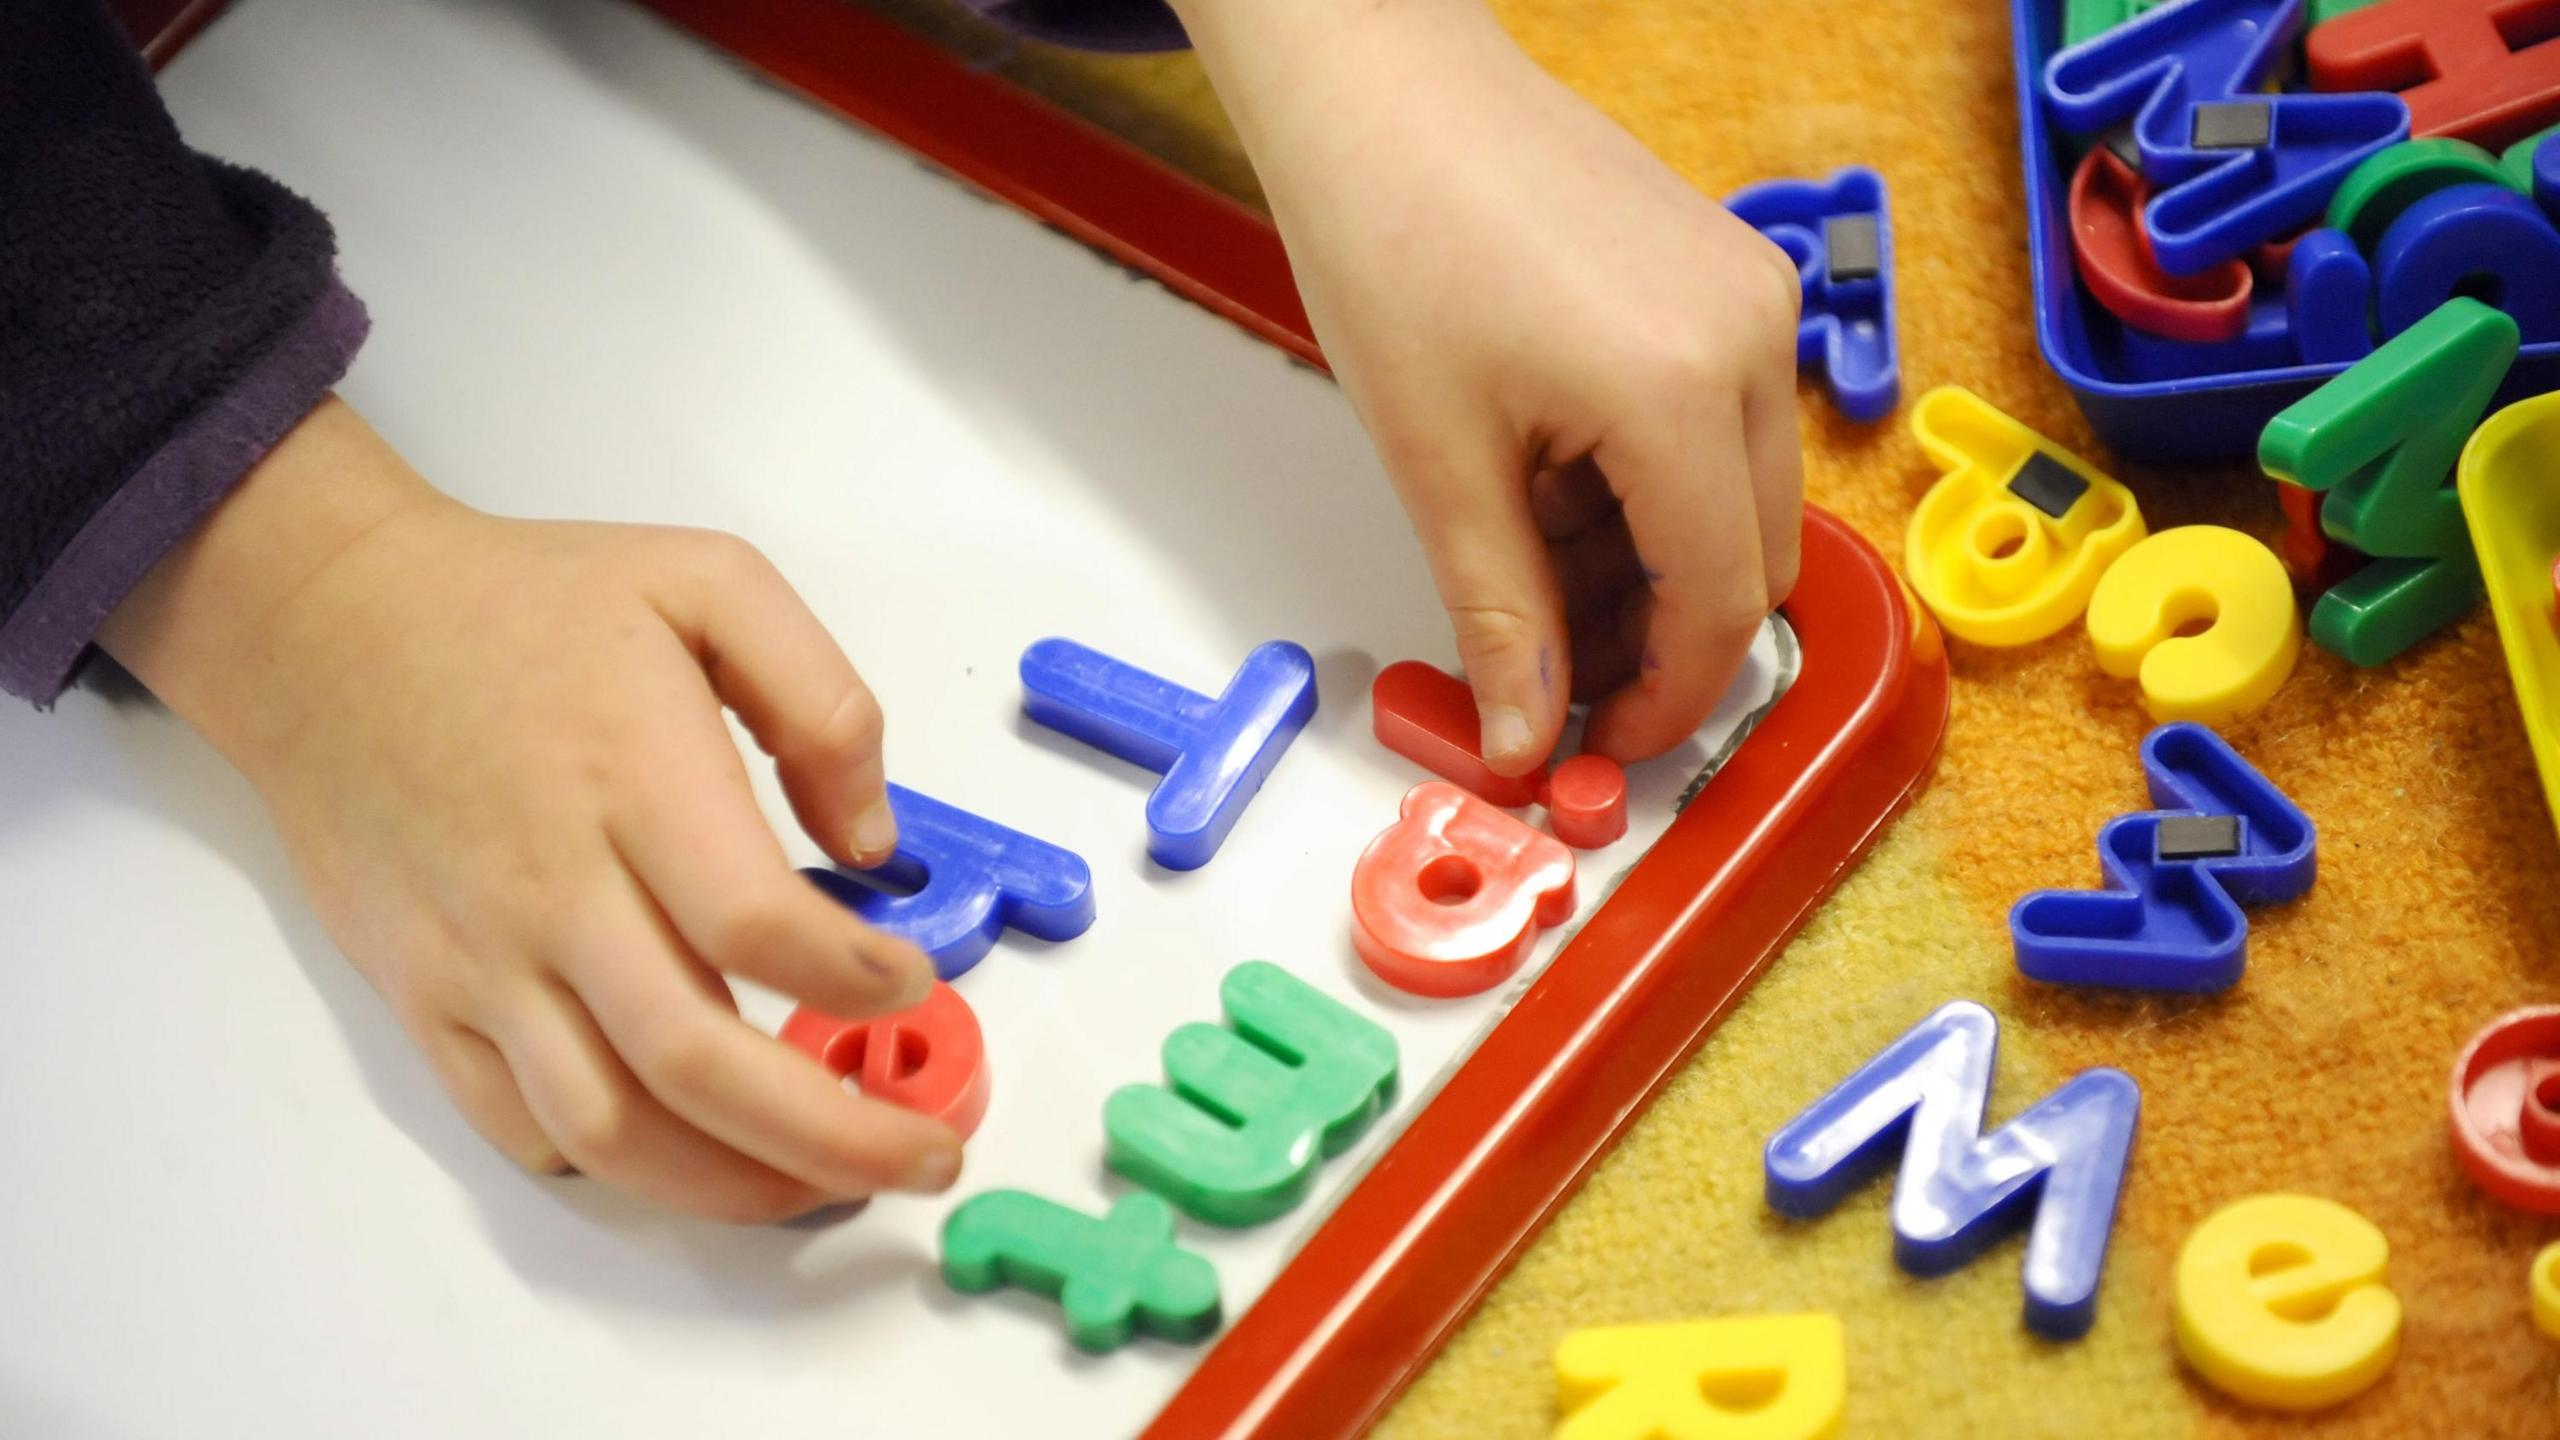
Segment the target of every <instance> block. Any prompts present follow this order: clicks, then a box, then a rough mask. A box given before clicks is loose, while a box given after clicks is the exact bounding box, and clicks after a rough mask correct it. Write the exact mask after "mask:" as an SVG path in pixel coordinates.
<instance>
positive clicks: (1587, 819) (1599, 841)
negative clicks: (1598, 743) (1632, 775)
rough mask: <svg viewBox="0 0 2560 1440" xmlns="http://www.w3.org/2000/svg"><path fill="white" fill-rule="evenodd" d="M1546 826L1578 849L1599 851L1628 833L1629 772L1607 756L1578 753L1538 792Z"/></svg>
mask: <svg viewBox="0 0 2560 1440" xmlns="http://www.w3.org/2000/svg"><path fill="white" fill-rule="evenodd" d="M1538 802H1539V803H1540V804H1542V805H1544V806H1546V807H1547V827H1548V828H1549V829H1551V830H1553V831H1555V832H1556V838H1557V839H1559V840H1561V841H1563V842H1564V843H1566V844H1567V845H1570V846H1572V847H1573V848H1574V849H1576V850H1597V849H1599V848H1600V847H1601V846H1603V845H1609V844H1614V843H1616V841H1617V839H1618V837H1619V836H1621V835H1624V834H1626V833H1627V772H1626V771H1624V770H1622V769H1620V768H1618V762H1617V761H1615V760H1612V759H1610V758H1609V757H1608V756H1606V755H1576V756H1574V757H1573V758H1572V759H1570V760H1567V761H1566V762H1564V763H1563V764H1561V765H1559V766H1557V767H1556V771H1555V773H1554V774H1552V775H1550V776H1548V777H1547V783H1546V787H1545V788H1544V789H1542V790H1540V791H1539V792H1538Z"/></svg>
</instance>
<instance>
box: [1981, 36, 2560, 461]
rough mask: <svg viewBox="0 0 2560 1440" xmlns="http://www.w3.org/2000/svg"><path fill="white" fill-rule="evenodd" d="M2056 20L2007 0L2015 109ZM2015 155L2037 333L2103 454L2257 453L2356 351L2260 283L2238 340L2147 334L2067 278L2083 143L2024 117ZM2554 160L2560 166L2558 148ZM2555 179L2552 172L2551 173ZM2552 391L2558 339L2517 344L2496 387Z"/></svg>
mask: <svg viewBox="0 0 2560 1440" xmlns="http://www.w3.org/2000/svg"><path fill="white" fill-rule="evenodd" d="M2154 13H2155V14H2156V13H2158V12H2154ZM2061 29H2062V6H2061V4H2060V0H2010V34H2011V37H2012V40H2013V44H2014V50H2015V78H2016V82H2017V103H2018V113H2019V114H2020V115H2021V116H2040V115H2042V114H2043V113H2044V110H2043V106H2044V93H2043V88H2044V87H2043V79H2044V71H2045V66H2046V64H2047V63H2048V62H2049V61H2050V60H2051V59H2052V58H2053V56H2054V54H2055V53H2056V52H2057V51H2058V50H2059V49H2060V48H2061ZM2019 153H2020V159H2021V162H2022V164H2023V167H2024V170H2025V175H2026V191H2027V250H2028V257H2029V260H2030V262H2031V264H2032V269H2033V276H2034V289H2033V293H2032V295H2031V297H2030V299H2031V302H2032V307H2031V308H2032V309H2033V311H2034V314H2035V325H2036V339H2037V343H2038V346H2039V348H2041V349H2042V350H2043V352H2044V356H2045V360H2046V362H2047V363H2048V364H2050V365H2051V366H2052V367H2053V370H2054V373H2055V374H2057V375H2059V376H2060V377H2061V378H2062V381H2063V383H2064V384H2065V385H2066V386H2067V387H2069V389H2070V390H2071V393H2072V398H2073V399H2075V400H2076V401H2078V402H2079V405H2080V409H2081V411H2082V413H2084V414H2085V415H2087V416H2088V419H2089V423H2090V426H2091V428H2092V429H2094V430H2095V431H2096V432H2097V434H2098V438H2099V439H2100V441H2102V442H2103V443H2104V444H2105V445H2106V447H2107V448H2108V450H2109V451H2110V452H2112V453H2114V454H2116V455H2119V456H2123V457H2127V458H2131V459H2140V460H2150V461H2187V460H2220V459H2229V458H2236V457H2241V456H2247V455H2251V454H2254V453H2255V452H2256V449H2257V444H2258V434H2259V432H2260V431H2261V430H2263V429H2264V428H2265V427H2266V423H2267V421H2268V419H2269V418H2270V417H2272V416H2273V415H2275V414H2276V413H2277V412H2278V411H2280V410H2282V409H2284V408H2285V407H2286V406H2287V405H2290V404H2292V403H2293V402H2294V401H2296V400H2299V399H2301V398H2302V397H2303V396H2304V395H2307V394H2309V393H2310V392H2311V391H2312V390H2314V389H2316V388H2317V387H2318V386H2319V385H2320V384H2321V382H2322V381H2324V380H2326V379H2328V378H2329V377H2331V376H2334V375H2336V374H2338V373H2339V371H2341V370H2342V369H2344V368H2345V366H2346V365H2348V364H2350V363H2352V362H2353V361H2354V360H2355V359H2356V358H2359V353H2360V352H2351V353H2341V352H2338V351H2337V350H2335V349H2325V350H2324V349H2316V348H2310V347H2304V346H2301V345H2297V344H2296V343H2294V337H2292V336H2291V334H2290V333H2289V324H2288V321H2287V317H2286V315H2285V301H2284V297H2283V296H2280V295H2277V294H2275V293H2273V292H2274V291H2275V290H2276V288H2277V287H2276V286H2274V285H2272V284H2264V283H2262V284H2261V285H2260V286H2259V287H2258V292H2259V293H2258V296H2257V299H2256V303H2255V304H2254V305H2253V307H2252V312H2251V319H2250V331H2249V338H2247V339H2244V341H2237V342H2230V343H2228V344H2225V345H2216V346H2193V345H2179V344H2176V343H2174V342H2169V341H2155V342H2151V343H2148V344H2146V343H2145V342H2144V340H2143V338H2142V337H2141V336H2140V335H2139V334H2138V332H2128V331H2127V329H2126V327H2125V326H2124V324H2123V322H2121V321H2119V320H2118V319H2116V317H2115V316H2113V315H2111V314H2109V313H2108V312H2107V311H2106V310H2105V309H2104V308H2103V307H2102V306H2100V305H2098V304H2097V303H2096V302H2095V301H2094V300H2092V299H2090V298H2089V297H2088V296H2087V295H2086V294H2085V293H2083V292H2082V290H2081V289H2080V287H2079V285H2078V284H2077V282H2076V281H2075V279H2074V276H2073V265H2072V259H2071V226H2070V216H2069V212H2068V207H2067V205H2066V203H2065V201H2066V197H2067V194H2068V191H2069V184H2070V180H2071V176H2072V172H2073V169H2074V167H2075V166H2076V165H2077V163H2078V159H2079V154H2080V147H2078V146H2075V145H2071V144H2069V143H2068V142H2067V137H2066V136H2065V135H2064V133H2063V132H2062V131H2061V130H2060V129H2059V128H2058V127H2057V126H2054V125H2051V124H2043V123H2026V124H2022V125H2020V126H2019ZM2552 161H2553V163H2554V164H2555V166H2560V148H2555V152H2554V154H2553V156H2552ZM2554 178H2555V180H2560V171H2555V176H2554ZM2270 307H2272V313H2270ZM2361 309H2362V306H2361V305H2357V306H2355V307H2354V310H2355V311H2360V310H2361ZM2331 313H2332V314H2351V313H2354V311H2349V310H2343V309H2340V310H2333V311H2332V312H2331ZM2341 333H2349V334H2351V333H2352V332H2341V331H2338V330H2332V331H2330V332H2329V335H2328V339H2329V340H2330V341H2331V342H2335V340H2336V339H2337V338H2338V336H2339V335H2340V334H2341ZM2551 390H2560V343H2543V344H2537V345H2532V346H2528V347H2526V349H2525V350H2524V352H2523V354H2522V355H2521V356H2520V357H2519V358H2518V360H2517V362H2516V365H2515V368H2514V369H2513V370H2512V371H2511V372H2510V373H2509V375H2508V378H2507V383H2506V384H2505V386H2504V387H2502V388H2501V391H2500V396H2501V398H2502V399H2504V400H2516V399H2522V398H2524V397H2526V396H2528V395H2534V394H2540V393H2543V392H2545V391H2551Z"/></svg>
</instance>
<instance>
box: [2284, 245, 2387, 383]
mask: <svg viewBox="0 0 2560 1440" xmlns="http://www.w3.org/2000/svg"><path fill="white" fill-rule="evenodd" d="M2372 308H2373V265H2372V262H2370V261H2368V260H2366V259H2365V258H2364V252H2363V251H2361V250H2359V249H2357V248H2356V244H2355V242H2354V241H2353V240H2350V239H2348V238H2347V236H2346V235H2345V234H2343V233H2341V232H2339V231H2336V230H2314V231H2311V232H2310V233H2308V234H2306V235H2304V236H2303V237H2302V238H2301V239H2299V240H2297V241H2295V242H2294V244H2293V252H2292V254H2291V255H2289V256H2287V257H2286V265H2285V281H2284V315H2285V329H2286V333H2287V335H2288V337H2289V338H2290V339H2291V341H2292V343H2293V346H2294V350H2295V352H2296V353H2297V354H2299V355H2300V356H2301V357H2302V358H2303V359H2304V360H2306V361H2309V362H2312V363H2314V364H2339V365H2352V364H2354V363H2355V362H2357V361H2358V360H2361V359H2363V358H2364V357H2366V356H2367V355H2370V354H2372V353H2373V318H2372V314H2371V311H2372Z"/></svg>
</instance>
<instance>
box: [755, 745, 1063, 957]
mask: <svg viewBox="0 0 2560 1440" xmlns="http://www.w3.org/2000/svg"><path fill="white" fill-rule="evenodd" d="M889 809H890V811H891V812H892V813H894V814H895V815H896V816H897V817H898V849H897V852H896V853H895V854H894V855H892V856H891V857H890V858H889V861H888V863H887V864H885V865H882V866H880V867H879V868H878V869H876V870H872V871H870V872H868V878H861V879H857V878H855V877H856V876H858V875H863V874H864V872H860V871H844V870H816V869H812V870H803V871H801V872H800V873H801V874H803V875H806V876H808V877H809V879H810V881H811V882H812V883H814V884H815V885H816V886H817V887H818V888H819V889H821V890H824V891H826V892H827V894H829V895H831V896H833V897H834V898H835V899H836V900H837V901H839V902H841V903H842V904H843V905H844V906H845V908H847V909H849V910H851V911H853V913H854V914H856V915H859V916H861V917H862V918H863V919H864V920H867V921H869V922H870V923H871V924H873V925H875V926H877V927H879V928H880V929H882V930H885V931H888V932H889V933H890V934H892V935H899V936H903V937H905V938H906V939H909V940H912V941H914V942H915V943H916V946H917V947H918V948H919V949H921V950H923V951H924V953H926V954H927V955H930V956H932V957H933V968H934V972H935V973H936V974H938V975H940V976H941V977H942V978H943V979H945V980H951V979H956V978H958V977H959V976H960V975H962V974H964V973H966V972H967V971H968V969H969V967H970V966H972V965H975V964H977V963H978V962H979V961H980V960H982V959H984V958H986V953H987V951H988V950H989V949H991V948H993V947H994V945H995V943H996V936H997V935H999V934H1001V933H1002V932H1003V931H1005V930H1007V929H1013V930H1019V931H1021V932H1022V933H1023V934H1025V935H1031V936H1036V937H1038V938H1040V939H1042V940H1072V939H1074V938H1075V937H1077V936H1078V935H1081V934H1083V933H1084V932H1085V931H1086V930H1087V929H1088V928H1090V927H1091V926H1092V924H1093V914H1094V909H1093V872H1092V870H1091V869H1090V868H1088V867H1087V866H1086V865H1085V863H1084V860H1083V858H1082V857H1081V856H1078V855H1077V854H1075V853H1074V852H1073V851H1070V850H1062V849H1060V848H1059V847H1057V846H1055V845H1052V844H1050V843H1049V842H1047V841H1045V840H1035V839H1033V838H1032V837H1031V836H1028V835H1025V834H1023V833H1022V832H1021V831H1019V830H1015V829H1012V828H1010V827H1008V826H1004V825H999V824H997V823H996V822H995V821H993V820H989V819H986V818H985V817H983V816H979V815H972V814H970V813H969V812H968V811H966V810H963V809H961V808H960V807H959V806H957V805H946V804H944V803H943V802H942V801H939V800H936V799H934V798H933V797H931V796H929V795H920V794H918V793H916V792H915V791H913V790H910V789H908V788H907V787H905V786H903V785H898V784H892V785H890V786H889ZM884 886H887V887H906V888H905V889H904V890H903V892H902V891H901V890H899V889H896V888H883V887H884Z"/></svg>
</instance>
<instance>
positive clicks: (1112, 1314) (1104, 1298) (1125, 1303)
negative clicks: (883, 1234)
mask: <svg viewBox="0 0 2560 1440" xmlns="http://www.w3.org/2000/svg"><path fill="white" fill-rule="evenodd" d="M942 1278H943V1279H944V1280H945V1281H947V1282H949V1284H950V1286H951V1288H952V1289H954V1290H959V1291H962V1292H964V1293H967V1294H971V1295H977V1294H983V1293H985V1292H987V1291H989V1290H993V1289H996V1288H997V1287H999V1286H1003V1285H1014V1286H1018V1287H1020V1288H1022V1289H1024V1290H1028V1291H1030V1292H1032V1293H1033V1294H1035V1295H1045V1296H1048V1297H1049V1298H1051V1299H1053V1300H1056V1301H1057V1302H1058V1303H1059V1305H1060V1306H1061V1307H1063V1308H1064V1309H1065V1311H1066V1316H1067V1338H1068V1339H1070V1340H1072V1341H1074V1342H1075V1346H1076V1348H1077V1349H1079V1350H1090V1351H1093V1352H1095V1353H1097V1354H1098V1353H1100V1352H1102V1351H1105V1350H1114V1349H1117V1348H1119V1347H1120V1346H1121V1345H1124V1344H1126V1343H1127V1342H1128V1339H1129V1336H1130V1334H1131V1333H1132V1332H1133V1331H1137V1330H1143V1331H1145V1332H1146V1333H1148V1334H1150V1335H1153V1336H1155V1337H1156V1338H1158V1339H1160V1340H1200V1339H1204V1338H1206V1337H1207V1336H1209V1335H1211V1334H1213V1333H1215V1332H1216V1330H1217V1328H1218V1272H1217V1271H1216V1270H1214V1269H1212V1268H1210V1265H1209V1262H1208V1261H1206V1260H1203V1259H1201V1258H1200V1257H1199V1256H1197V1255H1194V1254H1192V1253H1191V1252H1190V1251H1188V1250H1185V1249H1183V1248H1182V1247H1181V1246H1179V1245H1176V1244H1174V1243H1173V1212H1172V1211H1171V1210H1169V1209H1167V1208H1165V1203H1164V1202H1163V1201H1161V1200H1159V1199H1157V1198H1156V1197H1154V1196H1153V1195H1124V1196H1122V1197H1121V1198H1120V1202H1119V1203H1118V1204H1116V1205H1113V1206H1112V1207H1111V1213H1110V1214H1108V1215H1105V1216H1103V1217H1102V1218H1101V1219H1099V1220H1097V1219H1095V1218H1094V1217H1092V1216H1090V1215H1079V1214H1077V1213H1076V1212H1075V1211H1073V1210H1070V1209H1068V1208H1067V1207H1066V1206H1064V1205H1061V1204H1059V1203H1058V1202H1057V1201H1055V1200H1047V1199H1043V1198H1041V1197H1040V1196H1038V1195H1032V1194H1028V1193H1026V1192H1024V1191H1020V1190H990V1191H988V1192H987V1193H986V1194H984V1195H976V1196H972V1197H970V1199H968V1200H967V1201H966V1202H964V1203H962V1205H961V1206H960V1208H959V1209H957V1210H954V1211H952V1212H951V1218H950V1219H948V1220H945V1221H944V1222H942Z"/></svg>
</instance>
